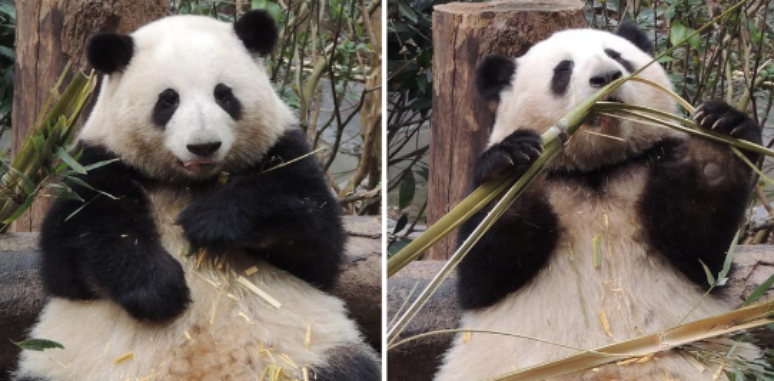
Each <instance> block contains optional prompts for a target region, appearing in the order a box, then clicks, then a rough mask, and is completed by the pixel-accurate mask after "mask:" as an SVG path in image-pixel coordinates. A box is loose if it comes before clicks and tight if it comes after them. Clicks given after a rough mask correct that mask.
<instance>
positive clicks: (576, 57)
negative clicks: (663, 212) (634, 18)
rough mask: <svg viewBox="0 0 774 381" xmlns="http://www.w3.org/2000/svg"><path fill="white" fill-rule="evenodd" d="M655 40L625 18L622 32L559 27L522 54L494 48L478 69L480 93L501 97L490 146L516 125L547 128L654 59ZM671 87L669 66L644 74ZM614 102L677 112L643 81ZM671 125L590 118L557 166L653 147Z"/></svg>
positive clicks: (576, 166) (607, 160)
mask: <svg viewBox="0 0 774 381" xmlns="http://www.w3.org/2000/svg"><path fill="white" fill-rule="evenodd" d="M652 52H653V46H652V44H651V42H650V41H649V40H648V38H647V36H646V35H645V33H644V32H643V31H641V30H640V29H638V28H637V27H636V26H635V25H633V24H630V23H628V22H625V23H623V24H622V25H621V27H620V28H619V30H618V31H617V32H616V33H609V32H604V31H599V30H592V29H575V30H567V31H562V32H558V33H555V34H554V35H552V36H551V37H550V38H548V39H546V40H544V41H542V42H540V43H538V44H536V45H534V46H533V47H532V48H530V50H529V51H528V52H527V53H526V54H524V55H523V56H522V57H519V58H517V59H516V60H512V59H509V58H507V57H504V56H502V55H498V54H493V55H489V56H487V57H485V58H484V59H483V61H482V62H481V63H480V64H479V66H478V68H477V71H476V87H477V89H478V91H479V93H480V94H481V96H482V97H484V98H485V99H488V100H499V106H498V109H497V115H496V120H495V125H494V129H493V131H492V136H491V139H490V145H492V144H495V143H497V142H499V141H502V140H503V139H504V138H505V137H507V136H508V135H510V134H511V133H512V132H513V131H515V130H517V129H526V128H529V129H534V130H536V131H538V132H539V133H542V132H544V131H545V130H546V129H548V128H549V127H550V126H552V125H554V124H555V123H556V122H557V121H558V120H559V119H561V118H562V117H563V116H564V115H565V114H567V112H569V111H570V110H572V109H573V108H575V107H576V106H578V104H580V103H581V102H583V101H584V100H585V99H587V98H588V97H589V96H590V95H592V94H594V93H595V92H596V91H598V90H599V89H600V88H601V87H603V86H604V85H606V84H608V83H610V82H611V81H613V80H615V79H617V78H619V77H621V76H623V75H628V74H630V73H631V72H633V71H635V70H637V69H638V68H640V67H641V66H643V65H645V64H646V63H648V62H650V61H651V60H652V59H653V57H652V56H651V54H652ZM639 76H640V77H644V78H646V79H649V80H651V81H653V82H656V83H658V84H661V85H663V86H665V87H667V88H671V86H672V85H671V83H670V82H669V78H668V76H667V74H666V72H665V71H664V69H663V68H662V67H661V66H660V65H658V64H653V65H650V66H649V67H648V68H646V69H645V70H644V71H643V72H642V73H640V75H639ZM609 100H610V101H616V102H623V103H628V104H634V105H640V106H646V107H651V108H655V109H659V110H663V111H668V112H673V111H674V108H675V104H674V102H673V101H672V100H671V98H669V97H668V96H665V95H664V94H663V93H661V92H660V91H658V90H656V89H654V88H652V87H650V86H648V85H646V84H642V83H637V82H633V81H629V82H626V83H625V84H624V85H623V86H621V87H620V88H619V89H618V90H617V91H616V92H615V93H613V94H612V95H611V96H610V98H609ZM674 135H676V134H675V133H674V132H671V131H670V130H668V129H662V128H659V127H653V126H649V125H644V124H641V123H633V122H630V121H624V120H621V119H613V118H609V117H596V118H594V119H593V120H589V121H587V122H586V123H585V124H584V125H583V126H582V128H581V130H579V131H577V132H576V133H575V134H573V136H572V137H571V139H570V141H569V142H568V144H567V146H566V147H565V149H564V150H563V151H562V154H561V155H559V156H558V157H557V158H556V159H555V160H554V161H553V162H552V164H551V165H552V166H553V167H554V168H561V169H569V170H582V171H587V170H593V169H595V168H598V167H600V166H603V165H606V164H613V163H616V162H619V161H621V160H624V159H626V158H628V157H631V156H632V155H636V154H637V153H639V152H642V151H643V150H645V149H647V148H650V147H651V146H652V145H653V144H654V143H656V142H657V141H659V140H661V139H663V138H664V137H666V136H674Z"/></svg>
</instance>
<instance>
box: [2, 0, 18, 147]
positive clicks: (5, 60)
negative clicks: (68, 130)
mask: <svg viewBox="0 0 774 381" xmlns="http://www.w3.org/2000/svg"><path fill="white" fill-rule="evenodd" d="M15 31H16V7H15V6H14V3H13V1H12V0H0V135H2V131H3V130H4V129H6V128H9V127H10V126H11V118H10V114H11V108H12V106H13V82H14V77H13V61H14V58H15V57H16V53H15V51H14V34H15Z"/></svg>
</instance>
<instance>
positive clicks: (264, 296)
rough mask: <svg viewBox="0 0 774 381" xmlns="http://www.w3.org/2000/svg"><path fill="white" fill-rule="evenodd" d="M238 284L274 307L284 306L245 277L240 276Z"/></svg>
mask: <svg viewBox="0 0 774 381" xmlns="http://www.w3.org/2000/svg"><path fill="white" fill-rule="evenodd" d="M237 283H239V284H241V285H242V286H245V288H247V289H248V290H250V291H251V292H252V293H253V294H255V295H258V296H259V297H261V299H263V300H264V301H266V303H269V304H270V305H271V306H272V307H274V308H280V307H281V306H282V303H280V302H279V301H277V299H274V297H272V296H271V295H269V294H268V293H266V291H263V290H261V289H260V288H258V286H256V285H255V283H253V282H250V281H249V280H247V279H246V278H245V277H243V276H241V275H240V276H239V277H238V278H237Z"/></svg>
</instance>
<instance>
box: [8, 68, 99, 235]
mask: <svg viewBox="0 0 774 381" xmlns="http://www.w3.org/2000/svg"><path fill="white" fill-rule="evenodd" d="M69 69H70V67H69V65H67V66H66V67H65V69H64V71H63V74H62V76H61V77H60V79H59V82H58V83H57V85H56V89H57V90H59V87H60V85H61V84H62V82H63V80H64V76H65V73H67V72H68V71H69ZM95 86H96V77H95V76H86V75H84V74H83V73H81V72H78V73H76V74H75V75H74V76H73V78H72V80H71V81H70V83H69V84H68V85H67V86H66V88H65V89H64V91H62V92H61V93H60V92H56V95H53V96H52V98H50V99H49V100H48V101H47V102H46V104H45V105H44V106H43V108H42V111H41V113H40V115H39V116H38V118H37V119H36V122H35V126H34V128H33V132H32V135H31V136H30V137H29V138H27V141H26V142H24V144H23V145H22V149H21V150H20V151H19V152H18V153H17V155H16V157H14V159H13V161H12V162H11V163H10V164H8V163H6V161H5V160H0V232H3V231H5V229H7V228H8V226H9V225H10V224H11V223H12V222H13V221H15V220H16V219H18V218H19V217H21V216H22V214H24V212H26V211H27V210H28V209H29V208H30V207H31V206H32V204H33V203H34V202H35V199H36V198H37V196H38V195H39V194H41V192H43V191H51V192H52V193H53V195H54V196H56V197H60V198H67V199H72V200H79V201H82V202H83V201H84V200H82V199H81V198H80V197H79V196H78V195H77V194H76V193H75V192H74V191H73V190H72V189H71V188H70V187H69V186H67V185H66V184H64V183H56V182H55V181H54V180H56V179H59V178H62V177H63V178H72V176H73V175H75V174H85V173H86V172H87V171H88V169H87V168H85V167H83V166H81V165H80V164H78V162H77V158H78V157H79V156H80V152H75V153H72V152H73V148H74V147H73V137H74V135H75V126H76V122H77V120H78V117H79V116H80V113H81V110H82V109H83V106H84V105H85V104H86V101H87V100H88V99H89V96H90V95H91V93H92V91H93V90H94V87H95ZM53 93H54V92H52V94H53ZM104 164H105V163H97V164H95V165H92V166H89V168H97V167H98V166H100V165H104Z"/></svg>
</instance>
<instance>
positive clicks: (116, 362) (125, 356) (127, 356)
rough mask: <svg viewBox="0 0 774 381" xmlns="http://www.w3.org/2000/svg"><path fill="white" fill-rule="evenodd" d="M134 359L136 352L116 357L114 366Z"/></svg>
mask: <svg viewBox="0 0 774 381" xmlns="http://www.w3.org/2000/svg"><path fill="white" fill-rule="evenodd" d="M133 358H134V352H126V353H124V354H123V355H121V356H118V357H116V358H115V359H113V364H118V363H120V362H122V361H126V360H131V359H133Z"/></svg>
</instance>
